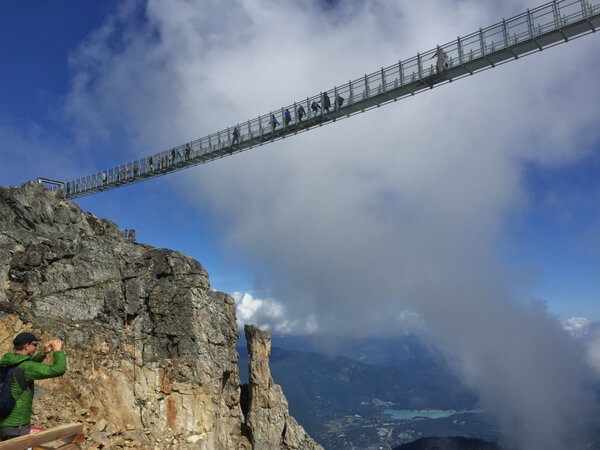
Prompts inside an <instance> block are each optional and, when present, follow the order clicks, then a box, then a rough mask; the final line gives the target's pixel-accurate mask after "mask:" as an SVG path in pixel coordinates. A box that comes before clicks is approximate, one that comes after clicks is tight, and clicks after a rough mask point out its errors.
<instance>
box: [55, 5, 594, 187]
mask: <svg viewBox="0 0 600 450" xmlns="http://www.w3.org/2000/svg"><path fill="white" fill-rule="evenodd" d="M599 13H600V2H598V0H554V1H551V2H548V3H546V4H543V5H541V6H538V7H536V8H533V9H528V10H527V11H525V12H523V13H521V14H518V15H516V16H514V17H511V18H509V19H506V20H502V21H501V22H498V23H496V24H493V25H490V26H488V27H486V28H481V29H479V30H478V31H476V32H474V33H471V34H468V35H466V36H463V37H458V38H457V39H456V40H454V41H451V42H447V43H445V44H443V45H440V47H441V48H442V49H443V50H444V51H445V52H447V54H448V57H449V66H450V67H454V66H456V65H464V64H468V63H469V62H471V61H474V60H476V59H478V58H485V57H487V56H488V55H490V54H492V53H494V52H497V51H499V50H502V49H509V48H510V46H511V45H515V44H517V43H519V42H522V41H525V40H536V39H537V38H538V37H542V36H543V35H545V34H547V33H551V32H556V31H559V30H560V29H561V27H564V26H566V25H568V24H571V23H575V22H578V21H581V20H583V19H587V18H589V17H591V16H594V15H596V14H599ZM565 39H566V38H565ZM538 46H539V44H538ZM539 47H540V49H541V46H539ZM436 55H437V47H436V48H434V49H430V50H427V51H426V52H424V53H420V54H417V55H416V56H414V57H412V58H409V59H406V60H404V61H398V63H395V64H393V65H391V66H388V67H385V68H383V67H382V68H381V69H380V70H378V71H376V72H373V73H371V74H368V75H366V74H365V75H364V76H362V77H360V78H357V79H356V80H353V81H349V82H348V83H345V84H342V85H341V86H336V87H334V88H333V89H329V90H327V91H324V93H326V94H327V95H328V96H329V97H330V99H331V106H332V108H333V111H337V110H338V109H340V108H341V109H343V108H345V107H348V106H351V105H353V104H354V103H356V102H358V101H363V100H368V99H370V98H371V97H373V96H376V95H380V94H381V93H382V92H383V93H384V92H385V91H386V90H387V89H389V87H390V86H393V87H394V88H396V87H398V86H404V85H406V84H409V83H414V82H416V81H422V80H424V79H426V78H427V77H430V76H432V75H434V74H435V70H436V68H435V57H436ZM492 66H493V64H492ZM338 95H340V96H341V97H343V98H344V105H342V106H338V105H337V103H336V99H337V96H338ZM322 96H323V93H318V94H315V95H313V96H311V97H307V98H306V99H305V100H304V99H303V100H300V101H297V102H294V103H293V104H291V105H288V106H284V107H279V108H276V109H274V110H273V111H270V112H269V113H266V114H263V115H260V116H258V117H256V118H254V119H248V120H246V121H244V122H240V123H237V124H235V125H232V126H230V127H228V128H226V129H224V130H220V131H217V132H215V133H212V134H209V135H207V136H204V137H201V138H198V139H195V140H192V141H190V142H187V143H185V144H182V145H178V146H175V147H172V148H171V149H169V150H164V151H161V152H157V153H154V154H152V155H150V156H147V157H144V158H140V159H137V160H133V161H129V162H127V163H125V164H121V165H118V166H115V167H112V168H109V169H107V170H103V171H100V172H96V173H93V174H90V175H86V176H84V177H80V178H75V179H72V180H70V181H68V182H66V183H65V186H66V189H67V196H78V195H83V194H84V193H85V192H86V191H88V190H90V189H101V188H102V187H105V186H106V188H108V187H110V186H114V185H120V184H125V183H128V182H130V181H131V180H132V179H143V178H149V177H152V176H156V175H159V174H161V172H164V173H167V172H170V171H172V170H173V167H174V166H177V165H185V163H186V162H187V161H190V160H192V161H200V162H201V161H202V160H204V159H209V157H210V156H211V155H213V154H218V153H219V152H224V151H226V150H227V149H231V146H232V139H233V137H232V131H233V128H234V127H237V128H238V131H239V142H238V145H239V144H242V143H248V142H252V141H254V140H256V143H257V144H258V143H262V142H264V140H265V137H266V138H267V139H268V138H269V137H271V138H272V139H275V137H276V134H277V133H279V132H280V130H282V129H283V130H286V128H287V127H288V125H286V124H285V119H284V111H285V110H286V109H289V110H290V113H291V115H292V121H291V122H290V124H289V126H298V125H301V124H302V123H310V121H311V120H313V119H316V118H318V117H321V118H322V117H323V116H327V114H328V113H327V111H324V109H321V110H319V111H318V112H317V113H314V112H313V111H312V110H311V108H310V106H311V104H312V102H315V101H316V102H318V103H319V104H320V106H321V107H323V104H322ZM300 105H302V106H303V107H304V109H305V112H306V117H305V118H304V119H303V120H302V121H300V119H299V117H298V107H299V106H300ZM272 116H274V117H275V118H276V119H277V121H278V123H279V128H278V129H277V130H276V129H274V128H273V127H272V124H271V118H272ZM187 146H189V156H188V155H187V154H186V153H185V152H186V147H187ZM150 161H152V164H151V163H150ZM59 188H60V187H59V186H53V187H52V189H55V190H56V189H59Z"/></svg>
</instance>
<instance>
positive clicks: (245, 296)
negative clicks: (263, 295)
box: [231, 292, 318, 335]
mask: <svg viewBox="0 0 600 450" xmlns="http://www.w3.org/2000/svg"><path fill="white" fill-rule="evenodd" d="M231 296H232V297H233V299H234V300H235V306H236V315H237V325H238V328H239V329H240V330H241V329H243V328H244V325H246V324H252V325H256V326H258V327H260V328H262V329H265V330H270V331H272V332H274V333H277V334H300V335H304V334H312V333H314V332H316V331H317V329H318V324H317V321H316V318H315V317H314V316H313V315H309V316H308V317H306V318H304V319H299V318H294V319H292V318H290V317H288V316H287V314H288V312H287V311H286V307H285V306H284V305H283V304H281V303H280V302H278V301H276V300H274V299H270V298H269V299H258V298H254V297H253V296H252V294H249V293H247V292H246V293H240V292H234V293H232V294H231Z"/></svg>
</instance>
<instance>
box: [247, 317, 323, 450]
mask: <svg viewBox="0 0 600 450" xmlns="http://www.w3.org/2000/svg"><path fill="white" fill-rule="evenodd" d="M244 331H245V333H246V341H247V343H248V385H247V386H244V388H245V389H246V390H247V395H245V398H246V402H244V403H243V405H242V407H243V408H244V413H245V415H246V424H247V425H248V429H249V437H250V440H251V442H252V444H253V445H254V446H255V448H260V449H273V450H274V449H280V448H304V449H317V448H321V447H320V446H319V445H317V444H316V443H315V442H314V441H313V440H312V438H311V437H310V436H308V435H307V434H306V432H305V431H304V429H303V428H302V427H300V426H299V425H298V423H297V422H296V420H295V419H294V418H293V417H291V416H290V415H289V412H288V403H287V399H286V398H285V396H284V395H283V391H282V390H281V387H280V386H279V385H277V384H275V383H274V382H273V378H272V377H271V370H270V369H269V358H270V356H271V336H270V334H269V333H268V332H266V331H263V330H260V329H259V328H257V327H255V326H252V325H246V326H245V327H244Z"/></svg>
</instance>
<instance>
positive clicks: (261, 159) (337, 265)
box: [0, 0, 600, 448]
mask: <svg viewBox="0 0 600 450" xmlns="http://www.w3.org/2000/svg"><path fill="white" fill-rule="evenodd" d="M535 6H537V5H536V4H531V3H530V2H527V1H525V0H506V1H503V2H496V1H492V0H486V1H474V0H454V1H447V0H422V1H420V2H403V1H400V0H398V1H383V0H380V1H378V0H374V1H373V2H359V1H354V0H345V1H344V0H340V1H338V2H319V1H318V0H306V1H303V2H287V3H285V2H276V1H272V0H231V2H221V1H218V0H214V1H213V0H203V1H198V2H194V1H187V0H186V1H184V0H170V1H162V0H150V1H148V2H143V1H122V2H80V1H75V0H72V1H71V0H68V1H67V0H64V1H56V2H28V1H22V2H3V3H2V5H1V6H0V12H1V14H0V33H1V36H0V42H2V46H0V62H1V65H0V80H1V84H0V86H1V87H0V89H1V90H2V96H1V98H2V102H0V147H1V148H2V164H1V165H0V183H1V184H2V185H3V186H7V185H10V184H14V185H20V184H21V183H23V182H25V181H27V180H33V179H35V178H36V177H37V176H45V177H48V178H55V179H59V180H66V179H72V178H75V177H77V176H83V175H86V174H89V173H93V172H96V171H98V170H101V169H104V168H108V167H109V166H111V165H116V164H119V163H124V162H126V161H130V160H133V159H137V158H140V157H143V156H146V155H149V154H151V153H154V152H156V151H160V150H163V149H167V148H169V147H170V146H173V145H179V144H182V143H185V142H187V141H190V140H192V139H195V138H198V137H201V136H205V135H207V134H210V133H213V132H215V131H217V130H219V129H223V128H226V127H228V126H231V125H232V124H235V123H237V122H241V121H244V120H247V119H248V118H253V117H256V116H257V115H259V114H264V113H266V112H268V111H269V110H273V109H275V108H279V107H280V106H281V105H285V104H289V103H291V102H293V101H295V100H297V99H303V98H306V96H308V95H314V94H316V93H318V92H319V91H321V90H324V89H329V88H331V87H333V86H334V85H336V84H338V85H339V84H342V83H345V82H347V80H349V79H356V78H358V77H360V76H361V75H362V74H364V73H371V72H374V71H375V70H377V69H378V68H379V67H381V66H388V65H391V64H394V63H396V62H397V61H398V59H407V58H411V57H413V56H414V55H415V54H416V53H417V52H422V51H426V50H429V49H431V48H433V47H435V45H436V44H439V43H444V42H449V41H451V40H453V39H455V38H456V36H458V35H465V34H468V33H471V32H473V31H474V30H477V29H478V28H479V27H481V26H486V25H490V24H493V23H496V22H498V21H499V20H501V19H502V18H503V17H511V16H512V15H515V14H517V13H520V12H522V11H524V10H525V9H527V8H533V7H535ZM597 55H598V34H597V33H596V34H592V35H589V36H586V37H584V38H581V39H575V40H573V41H571V42H569V43H568V44H565V45H559V46H557V47H555V48H552V49H547V50H544V51H543V52H541V53H536V54H534V55H531V56H528V57H526V58H522V59H520V60H519V61H516V62H511V63H510V64H506V65H503V66H501V67H498V68H496V69H494V70H489V71H486V72H484V73H481V74H478V75H476V76H474V77H469V78H466V79H463V80H461V81H457V82H455V83H452V84H449V85H446V86H443V87H440V88H436V89H434V90H432V91H431V92H427V93H423V94H419V95H417V96H415V97H411V98H409V99H405V100H402V101H400V102H397V103H394V104H392V105H388V106H385V107H382V108H378V109H376V110H373V111H370V112H368V113H367V114H364V115H360V116H355V117H353V118H350V119H348V120H343V121H338V122H336V123H335V124H332V125H329V126H326V127H322V128H319V129H317V130H314V131H310V132H309V133H304V134H301V135H298V136H296V137H294V138H290V139H284V140H282V141H279V142H277V143H274V144H270V145H266V146H263V147H260V148H258V149H255V150H251V151H248V152H244V153H241V154H238V155H236V156H235V157H231V158H225V159H222V160H219V161H215V162H212V163H210V164H206V165H203V166H198V167H196V168H193V169H189V170H186V171H183V172H179V173H176V174H173V175H170V176H166V177H161V178H157V179H155V180H151V181H145V182H143V183H138V184H135V185H131V186H127V187H124V188H120V189H117V190H114V191H111V192H106V193H102V194H99V195H93V196H90V197H85V198H82V199H80V200H78V203H79V204H80V205H81V207H82V208H83V209H84V210H88V211H91V212H92V213H94V214H96V215H97V216H100V217H107V218H109V219H111V220H113V221H115V222H116V223H117V224H118V225H119V226H120V227H121V228H135V229H136V230H137V236H138V241H140V242H144V243H148V244H150V245H153V246H157V247H167V248H172V249H175V250H179V251H182V252H184V253H186V254H188V255H190V256H192V257H194V258H196V259H197V260H199V261H200V262H201V263H202V264H203V265H204V266H205V267H206V269H207V271H208V273H209V275H210V278H211V283H212V286H213V288H215V289H219V290H223V291H226V292H229V293H232V294H234V297H235V298H236V301H237V305H238V319H239V320H240V321H241V322H252V323H255V324H257V325H260V326H263V327H266V328H269V329H270V330H272V331H274V332H276V333H286V332H289V333H296V334H304V333H311V332H315V331H317V332H320V333H330V334H332V335H341V336H344V335H346V336H347V335H351V336H354V337H359V336H362V335H396V334H402V333H405V332H411V331H412V332H419V333H422V334H426V335H428V337H429V338H430V340H431V342H433V344H434V345H436V346H437V347H438V348H440V349H441V350H442V351H443V352H444V354H445V355H447V357H448V359H449V361H450V362H451V365H452V368H453V369H454V371H455V373H456V374H457V375H458V376H459V377H460V378H461V380H463V381H464V382H465V383H466V384H467V385H468V386H470V387H472V388H473V389H475V390H476V391H477V392H478V393H479V395H480V397H481V399H482V402H483V403H484V404H485V405H486V406H487V407H488V408H489V409H490V410H491V411H497V412H498V415H499V417H500V418H505V419H507V421H508V422H507V423H519V424H522V428H521V429H519V430H513V432H514V433H516V434H517V435H518V436H517V439H519V440H520V442H522V443H525V445H524V446H525V447H527V446H528V445H527V443H528V442H531V441H528V439H529V438H531V439H535V442H536V443H538V444H539V442H541V441H540V440H539V439H540V437H539V435H540V433H545V436H546V437H545V440H544V441H543V442H545V443H547V444H548V446H547V448H552V445H555V446H556V445H557V444H556V442H560V439H561V435H562V433H563V432H565V433H571V432H572V429H570V428H569V422H568V421H564V420H563V419H564V417H567V416H569V417H571V418H573V417H576V416H577V414H579V413H578V412H581V411H584V412H586V414H587V411H588V409H586V408H587V405H586V404H585V399H586V398H590V396H589V395H588V394H589V393H586V392H584V391H582V390H581V389H580V388H581V384H582V382H583V380H584V379H585V377H586V376H587V375H586V374H587V372H586V369H584V366H583V362H582V361H581V360H580V356H577V355H575V352H573V351H572V348H571V347H570V344H569V341H568V340H567V338H566V337H565V334H566V333H564V331H562V329H561V321H563V320H565V319H567V318H569V317H573V316H580V317H586V318H588V319H590V320H593V321H598V320H599V319H600V308H599V306H598V305H599V304H600V302H598V291H599V287H600V281H599V280H600V277H598V273H600V270H599V269H600V257H599V255H600V251H599V250H600V213H599V212H598V211H599V209H598V204H599V203H600V183H599V182H598V180H599V178H600V177H599V176H598V175H599V174H600V156H599V151H598V150H599V149H600V127H598V123H600V104H599V102H598V98H600V85H599V84H598V82H597V79H598V78H597V73H599V72H600V58H597ZM598 345H599V348H600V340H598ZM598 354H600V352H599V353H598ZM595 361H596V362H597V361H600V358H596V359H595ZM542 379H543V380H544V383H538V381H539V380H542ZM580 382H581V383H580ZM542 387H543V389H542ZM559 412H560V413H559ZM562 413H564V416H561V414H562ZM509 428H510V427H509ZM563 448H566V447H563Z"/></svg>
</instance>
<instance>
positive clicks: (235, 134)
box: [230, 126, 240, 147]
mask: <svg viewBox="0 0 600 450" xmlns="http://www.w3.org/2000/svg"><path fill="white" fill-rule="evenodd" d="M231 134H232V139H231V146H230V147H233V146H234V145H235V144H239V143H240V130H239V128H238V127H237V126H235V127H233V132H232V133H231Z"/></svg>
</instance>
